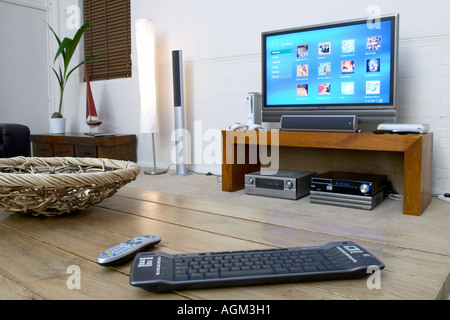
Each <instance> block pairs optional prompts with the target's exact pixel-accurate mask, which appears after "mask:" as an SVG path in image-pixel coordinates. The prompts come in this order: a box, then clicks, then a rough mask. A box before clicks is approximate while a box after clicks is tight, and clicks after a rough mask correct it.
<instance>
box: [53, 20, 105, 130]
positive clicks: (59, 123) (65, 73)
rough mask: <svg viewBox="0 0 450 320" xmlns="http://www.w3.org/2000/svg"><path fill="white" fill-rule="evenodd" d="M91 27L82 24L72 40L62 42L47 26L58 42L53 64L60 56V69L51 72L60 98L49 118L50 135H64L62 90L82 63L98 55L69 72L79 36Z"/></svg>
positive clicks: (66, 39) (87, 24)
mask: <svg viewBox="0 0 450 320" xmlns="http://www.w3.org/2000/svg"><path fill="white" fill-rule="evenodd" d="M91 25H92V22H86V23H85V24H83V25H82V26H81V27H80V28H79V29H78V30H77V32H76V33H75V35H74V37H73V38H72V39H70V38H64V39H63V40H62V41H61V40H60V39H59V37H58V36H57V35H56V32H55V31H54V30H53V29H52V27H51V26H50V25H49V26H48V27H49V28H50V30H51V31H52V33H53V34H54V36H55V38H56V41H57V42H58V45H59V47H58V50H57V51H56V55H55V58H54V60H53V62H54V63H55V62H56V60H57V59H58V58H59V56H62V68H61V65H60V66H59V70H58V71H56V70H55V68H52V69H53V72H54V73H55V75H56V78H57V79H58V83H59V87H60V97H59V106H58V111H56V112H54V113H53V114H52V116H51V118H50V132H51V133H64V132H65V122H66V119H65V118H64V117H63V116H62V113H61V111H62V106H63V96H64V89H65V87H66V84H67V81H68V79H69V77H70V75H71V74H72V72H74V71H75V70H76V69H77V68H78V67H80V66H81V65H83V64H84V63H88V62H93V61H96V57H97V56H98V55H94V56H91V57H89V58H87V59H85V60H83V61H81V62H80V63H79V64H78V65H76V66H75V67H73V68H72V69H70V70H69V63H70V60H71V59H72V57H73V54H74V53H75V50H76V49H77V46H78V43H79V42H80V40H81V36H82V35H83V33H84V32H85V31H86V29H87V28H89V27H90V26H91Z"/></svg>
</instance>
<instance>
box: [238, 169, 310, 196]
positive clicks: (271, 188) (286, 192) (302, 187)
mask: <svg viewBox="0 0 450 320" xmlns="http://www.w3.org/2000/svg"><path fill="white" fill-rule="evenodd" d="M314 174H316V173H315V172H310V171H295V170H278V172H277V173H276V174H274V175H263V174H261V171H257V172H252V173H247V174H246V175H245V193H247V194H253V195H259V196H267V197H276V198H283V199H292V200H296V199H299V198H301V197H304V196H306V195H308V194H309V185H310V182H311V177H312V176H313V175H314Z"/></svg>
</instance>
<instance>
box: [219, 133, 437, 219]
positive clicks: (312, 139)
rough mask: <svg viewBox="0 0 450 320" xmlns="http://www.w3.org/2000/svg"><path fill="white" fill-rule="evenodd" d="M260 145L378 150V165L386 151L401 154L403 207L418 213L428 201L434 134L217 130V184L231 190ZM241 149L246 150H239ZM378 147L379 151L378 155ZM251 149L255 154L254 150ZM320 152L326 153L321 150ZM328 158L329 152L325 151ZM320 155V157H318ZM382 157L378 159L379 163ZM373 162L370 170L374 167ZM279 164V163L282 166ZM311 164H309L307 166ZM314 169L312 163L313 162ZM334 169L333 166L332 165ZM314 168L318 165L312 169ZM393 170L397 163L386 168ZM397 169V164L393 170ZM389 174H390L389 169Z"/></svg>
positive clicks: (255, 160) (256, 163) (256, 165)
mask: <svg viewBox="0 0 450 320" xmlns="http://www.w3.org/2000/svg"><path fill="white" fill-rule="evenodd" d="M261 146H272V147H273V146H277V147H294V148H310V149H311V150H313V149H321V150H322V149H327V150H341V151H343V152H344V157H345V155H348V156H347V159H346V161H347V162H348V163H351V162H352V161H355V162H356V160H357V159H355V158H357V157H358V155H357V154H355V152H354V151H358V152H359V151H360V152H365V153H367V152H369V157H370V154H372V153H373V154H374V155H375V153H377V155H376V156H377V157H378V158H377V159H381V160H378V162H379V165H384V166H385V167H386V163H384V162H385V161H384V159H385V158H386V161H388V159H389V157H388V156H389V155H390V154H395V156H400V157H401V159H402V160H401V162H402V167H403V168H402V171H403V172H402V173H401V172H400V173H399V174H400V175H401V178H402V190H401V191H403V192H402V193H403V213H404V214H409V215H421V214H422V212H423V211H424V210H425V209H426V208H427V206H428V205H429V204H430V202H431V167H432V151H433V134H432V133H426V134H414V135H413V134H411V135H399V134H374V133H372V132H363V133H337V132H293V131H289V132H288V131H276V130H268V131H265V130H264V131H232V130H224V131H222V157H223V162H222V190H223V191H229V192H232V191H236V190H240V189H243V188H244V186H245V183H244V175H245V174H246V173H250V172H254V171H258V170H260V168H261V162H260V158H259V148H260V147H261ZM243 151H245V153H244V154H242V153H243ZM380 152H381V157H380ZM255 155H256V156H255ZM321 156H322V157H324V156H325V157H327V156H328V155H326V154H322V155H321ZM328 157H329V159H327V160H328V161H330V162H332V161H333V158H332V156H328ZM317 160H319V159H317ZM381 162H383V163H381ZM376 165H377V163H376V161H375V164H372V165H371V168H370V169H371V170H372V171H373V172H372V173H378V172H377V171H374V170H376ZM283 169H284V168H283ZM309 169H311V168H309ZM312 169H315V168H312ZM334 169H336V168H334ZM315 170H317V169H315ZM391 170H396V168H391ZM397 171H398V170H397ZM388 177H389V175H388Z"/></svg>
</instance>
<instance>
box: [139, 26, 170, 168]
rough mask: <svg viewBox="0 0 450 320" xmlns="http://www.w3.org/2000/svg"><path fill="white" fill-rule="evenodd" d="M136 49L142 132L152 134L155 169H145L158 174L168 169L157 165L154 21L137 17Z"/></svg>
mask: <svg viewBox="0 0 450 320" xmlns="http://www.w3.org/2000/svg"><path fill="white" fill-rule="evenodd" d="M135 26H136V49H137V56H138V70H139V92H140V102H141V104H140V132H141V133H151V134H152V152H153V169H149V170H145V171H144V173H145V174H149V175H157V174H163V173H166V172H167V170H163V169H158V168H157V167H156V153H155V134H156V133H157V132H158V128H157V121H156V118H157V113H156V111H157V110H156V71H155V31H154V26H153V22H152V21H151V20H148V19H137V20H136V22H135Z"/></svg>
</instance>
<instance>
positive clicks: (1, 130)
mask: <svg viewBox="0 0 450 320" xmlns="http://www.w3.org/2000/svg"><path fill="white" fill-rule="evenodd" d="M30 155H31V142H30V128H28V127H27V126H25V125H22V124H15V123H0V158H11V157H17V156H25V157H29V156H30Z"/></svg>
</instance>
